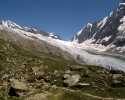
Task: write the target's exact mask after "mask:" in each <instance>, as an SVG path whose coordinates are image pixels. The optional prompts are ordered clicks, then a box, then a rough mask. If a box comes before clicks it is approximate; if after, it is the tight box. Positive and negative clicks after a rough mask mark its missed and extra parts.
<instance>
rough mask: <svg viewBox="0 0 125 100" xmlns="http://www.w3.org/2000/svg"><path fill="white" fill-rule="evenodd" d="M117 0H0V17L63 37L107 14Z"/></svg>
mask: <svg viewBox="0 0 125 100" xmlns="http://www.w3.org/2000/svg"><path fill="white" fill-rule="evenodd" d="M118 2H119V0H0V19H5V20H6V19H7V20H12V21H15V22H16V23H18V24H20V25H26V26H34V27H38V28H39V29H41V30H44V31H47V32H55V33H58V34H59V35H61V37H62V38H64V39H66V40H67V39H71V38H72V36H73V34H74V33H76V32H77V31H78V30H80V28H82V27H83V26H84V25H85V24H86V23H88V22H93V21H96V20H98V19H101V18H103V17H104V16H107V15H108V14H109V13H110V12H111V11H112V10H113V9H115V8H116V7H117V6H118Z"/></svg>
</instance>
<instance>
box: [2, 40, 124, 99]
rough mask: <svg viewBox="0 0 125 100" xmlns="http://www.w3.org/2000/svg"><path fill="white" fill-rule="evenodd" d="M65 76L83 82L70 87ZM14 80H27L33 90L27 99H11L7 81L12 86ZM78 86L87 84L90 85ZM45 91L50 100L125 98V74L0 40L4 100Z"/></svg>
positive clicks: (27, 93)
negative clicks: (36, 51)
mask: <svg viewBox="0 0 125 100" xmlns="http://www.w3.org/2000/svg"><path fill="white" fill-rule="evenodd" d="M65 74H66V75H68V76H72V75H76V74H77V75H80V79H79V81H78V82H76V84H75V85H74V86H68V85H66V84H64V75H65ZM10 79H16V80H19V81H22V80H23V81H24V84H26V85H28V87H29V90H28V92H27V91H26V93H24V94H25V95H24V96H19V97H16V96H10V95H9V94H8V92H7V91H9V86H7V87H6V85H5V82H7V83H8V84H10V83H11V81H10ZM78 83H87V84H89V86H84V85H83V86H82V85H78ZM53 86H55V88H53ZM6 88H8V89H7V91H6ZM15 91H16V90H15ZM21 92H22V91H21ZM23 92H25V91H23ZM44 92H45V93H46V94H47V93H48V94H47V95H46V98H47V99H46V100H101V99H102V98H125V95H124V94H125V74H124V73H123V72H120V71H108V70H106V69H104V68H101V67H98V66H92V65H91V66H90V65H80V64H78V63H76V62H75V61H74V60H73V59H71V60H66V59H64V57H62V56H61V55H53V54H51V53H45V52H42V53H41V54H36V53H35V52H34V51H31V50H29V49H26V48H22V47H20V46H18V45H16V43H13V42H11V41H5V40H3V39H0V100H6V98H7V100H27V99H26V98H28V97H32V96H34V95H35V94H39V93H44ZM31 100H32V99H31ZM105 100H106V99H105Z"/></svg>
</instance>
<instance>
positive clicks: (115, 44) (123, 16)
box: [73, 0, 125, 52]
mask: <svg viewBox="0 0 125 100" xmlns="http://www.w3.org/2000/svg"><path fill="white" fill-rule="evenodd" d="M73 41H76V42H78V43H87V44H95V45H96V46H97V45H98V46H104V47H109V48H108V49H113V50H114V51H119V52H125V49H124V48H125V1H124V0H123V1H122V2H121V3H120V4H119V7H118V8H117V9H116V10H114V11H113V12H111V13H110V15H109V16H106V17H104V18H103V19H102V20H99V21H96V22H94V23H88V24H87V25H86V26H85V27H84V28H82V29H81V30H80V31H79V32H78V33H77V34H76V35H75V36H74V40H73Z"/></svg>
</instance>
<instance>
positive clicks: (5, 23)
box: [0, 20, 60, 39]
mask: <svg viewBox="0 0 125 100" xmlns="http://www.w3.org/2000/svg"><path fill="white" fill-rule="evenodd" d="M0 29H1V30H2V29H3V30H6V31H15V32H16V31H18V32H19V31H21V32H22V31H24V32H31V33H34V34H41V35H44V36H47V37H51V38H54V39H60V37H59V36H58V35H56V34H55V33H49V32H48V33H47V32H44V31H40V30H38V29H37V28H34V27H31V28H30V27H25V26H20V25H18V24H16V23H15V22H12V21H10V20H2V21H1V22H0Z"/></svg>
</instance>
